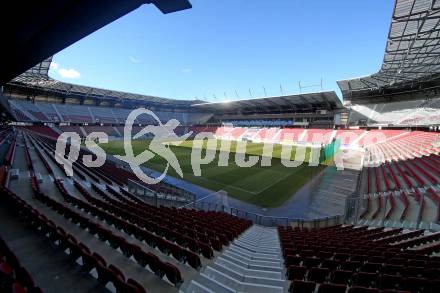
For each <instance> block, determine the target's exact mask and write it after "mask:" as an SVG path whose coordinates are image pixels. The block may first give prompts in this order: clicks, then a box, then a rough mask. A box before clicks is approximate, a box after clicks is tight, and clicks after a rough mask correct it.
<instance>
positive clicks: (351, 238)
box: [278, 226, 440, 292]
mask: <svg viewBox="0 0 440 293" xmlns="http://www.w3.org/2000/svg"><path fill="white" fill-rule="evenodd" d="M278 233H279V235H280V243H281V247H282V249H283V257H284V265H285V267H286V276H287V278H288V279H289V280H290V281H291V285H290V289H289V291H290V292H315V290H318V291H317V292H436V291H438V290H439V282H438V279H437V278H438V269H439V268H438V266H439V259H438V257H437V256H433V255H431V254H432V253H433V252H435V251H438V250H439V247H440V246H439V242H438V241H439V240H440V234H439V233H438V232H437V233H430V232H426V231H423V230H415V231H406V230H403V229H401V228H399V229H393V228H382V227H379V228H370V227H367V226H357V227H354V226H333V227H328V228H323V229H314V230H309V229H301V228H292V227H287V228H285V227H278ZM347 290H348V291H347ZM384 290H388V291H384ZM394 290H396V291H394ZM399 290H400V291H399Z"/></svg>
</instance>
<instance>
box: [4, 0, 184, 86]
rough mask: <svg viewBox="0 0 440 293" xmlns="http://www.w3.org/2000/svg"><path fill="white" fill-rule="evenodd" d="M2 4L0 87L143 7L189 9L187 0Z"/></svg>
mask: <svg viewBox="0 0 440 293" xmlns="http://www.w3.org/2000/svg"><path fill="white" fill-rule="evenodd" d="M3 2H4V3H2V16H3V17H1V18H0V36H1V38H2V53H1V54H0V85H4V84H5V83H7V82H8V81H10V80H11V79H13V78H14V77H16V76H18V75H19V74H21V73H23V72H24V71H26V70H28V69H29V68H31V67H32V66H35V65H36V64H38V63H40V62H42V61H43V60H45V59H47V58H49V57H50V56H53V55H54V54H55V53H57V52H59V51H61V50H62V49H64V48H66V47H68V46H69V45H71V44H73V43H75V42H76V41H78V40H80V39H82V38H84V37H85V36H87V35H89V34H91V33H92V32H94V31H96V30H98V29H100V28H101V27H103V26H105V25H107V24H109V23H111V22H113V21H114V20H116V19H118V18H120V17H121V16H123V15H125V14H127V13H129V12H131V11H133V10H135V9H137V8H138V7H139V6H141V5H143V4H154V5H155V6H156V7H157V8H159V10H161V11H162V12H163V13H170V12H175V11H178V10H183V9H187V8H191V4H190V3H189V1H188V0H123V1H107V0H46V1H19V0H16V1H3Z"/></svg>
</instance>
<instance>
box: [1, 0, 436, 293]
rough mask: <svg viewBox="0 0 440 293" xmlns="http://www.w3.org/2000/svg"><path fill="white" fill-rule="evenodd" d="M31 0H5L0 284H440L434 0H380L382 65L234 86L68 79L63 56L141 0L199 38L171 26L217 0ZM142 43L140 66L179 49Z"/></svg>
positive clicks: (399, 287) (161, 287)
mask: <svg viewBox="0 0 440 293" xmlns="http://www.w3.org/2000/svg"><path fill="white" fill-rule="evenodd" d="M20 2H21V1H18V2H14V3H12V2H11V3H9V4H6V5H4V6H5V7H4V14H5V16H6V15H7V16H8V18H7V19H14V21H13V22H11V21H9V20H6V18H5V19H4V20H2V24H3V25H2V26H1V35H2V37H3V38H2V39H3V41H4V42H2V44H3V45H2V47H3V48H2V49H3V50H2V53H1V58H0V109H1V115H0V217H1V220H0V292H7V293H9V292H13V293H21V292H29V293H36V292H113V293H126V292H132V293H143V292H182V293H184V292H188V293H213V292H219V293H233V292H252V293H253V292H257V293H275V292H300V293H302V292H305V293H307V292H310V293H312V292H319V293H329V292H331V293H339V292H341V293H345V292H349V293H364V292H365V293H369V292H371V293H374V292H411V293H434V292H436V293H437V292H440V2H439V1H436V0H393V1H391V0H387V1H384V2H391V3H392V4H390V5H389V7H390V8H392V9H391V11H389V15H391V19H389V18H388V19H387V20H386V23H388V26H386V27H383V26H382V25H381V27H380V28H379V30H382V31H385V30H386V31H388V34H385V35H383V36H382V35H379V36H376V37H377V38H378V39H379V38H380V42H382V43H383V44H385V46H384V52H382V49H383V48H381V49H380V50H381V54H383V55H382V56H383V59H382V60H377V61H378V62H379V61H380V63H379V64H380V67H379V69H378V70H377V71H374V72H373V73H371V72H370V74H369V75H364V76H361V77H357V78H352V77H351V76H350V74H346V76H345V78H342V79H339V80H337V81H336V82H334V85H333V86H334V90H324V86H323V80H322V78H321V83H320V85H305V84H304V83H302V82H299V83H298V84H299V91H294V92H292V91H287V90H286V89H285V88H283V86H282V85H279V90H277V92H276V93H275V94H269V95H268V94H267V92H266V87H264V86H263V87H262V88H263V91H264V95H259V94H258V95H254V93H255V90H254V92H253V91H252V89H250V88H249V90H248V92H249V97H247V96H246V97H244V98H243V97H240V96H239V94H238V92H237V90H235V95H231V96H230V95H227V93H226V92H224V93H222V94H223V95H224V99H223V98H218V97H217V96H216V95H215V94H214V95H213V98H212V99H211V98H206V94H205V95H201V96H199V97H194V98H193V96H192V95H191V94H189V91H188V94H186V93H185V92H184V89H182V95H183V96H185V95H187V96H188V97H187V98H181V96H180V95H176V96H173V94H170V95H168V96H167V95H164V96H167V97H161V96H156V94H154V95H147V94H143V93H139V92H137V91H136V90H132V91H126V90H115V89H114V88H115V87H117V86H115V85H114V84H112V83H111V82H109V83H108V84H107V86H102V83H99V82H96V83H95V84H96V86H90V85H83V84H81V79H79V80H78V81H77V82H76V83H73V82H69V80H66V79H68V78H79V77H80V73H79V72H77V71H76V70H74V69H65V68H60V65H59V64H58V63H59V62H58V60H60V59H59V58H61V57H59V55H57V54H61V53H60V52H64V51H63V50H67V49H69V48H72V47H71V46H73V45H75V44H76V43H77V42H78V48H81V50H82V51H80V52H81V54H84V55H87V51H88V50H90V47H87V46H88V45H87V41H88V40H89V39H88V37H89V36H94V34H95V33H98V31H99V33H100V34H101V35H106V34H109V35H106V36H107V37H106V38H113V37H114V39H115V40H117V39H118V38H122V39H124V34H129V32H128V31H124V30H123V29H122V31H120V30H121V29H120V27H124V25H125V24H126V23H124V22H121V20H124V19H125V20H127V19H129V18H130V17H132V18H133V19H134V18H135V17H139V15H134V14H133V13H136V11H139V9H144V7H145V8H146V9H147V10H145V11H148V12H149V13H151V15H152V17H154V18H155V21H157V20H158V19H163V20H162V21H163V23H162V22H160V23H158V24H157V26H155V27H154V28H147V27H141V25H136V26H137V29H138V30H140V31H142V30H150V29H152V30H153V31H155V30H158V32H157V33H156V34H153V35H151V36H152V40H151V42H152V43H154V42H157V41H158V40H163V41H164V43H163V44H168V43H167V42H168V41H169V39H179V40H181V41H182V40H183V43H184V45H185V46H186V42H192V41H193V39H192V37H189V36H185V35H183V36H182V35H179V33H178V31H177V30H175V31H174V34H171V35H170V34H168V35H166V33H161V31H160V28H159V27H160V26H161V25H164V23H165V22H166V21H168V22H173V20H175V21H176V22H177V21H178V19H179V18H178V17H185V15H186V17H188V16H189V18H190V19H191V17H193V15H194V21H193V22H192V23H191V25H192V26H191V30H196V31H198V30H200V31H203V29H204V28H202V27H197V25H196V24H197V21H198V19H196V18H197V17H201V16H200V13H201V12H200V10H199V8H200V7H199V5H200V6H203V5H208V4H207V3H203V2H200V1H197V0H193V1H191V0H174V1H171V0H149V1H138V0H127V1H69V0H66V1H46V2H39V1H37V2H33V3H20ZM190 2H192V3H190ZM245 2H246V1H237V3H239V4H237V5H242V4H243V3H245ZM256 2H258V1H256ZM274 2H276V1H274ZM281 2H283V1H280V3H278V4H279V5H284V4H286V3H287V1H286V3H282V4H281ZM297 2H302V1H297ZM331 2H333V1H331ZM331 2H329V3H327V4H325V5H335V6H336V5H340V3H337V2H338V1H334V2H335V3H331ZM373 2H375V1H371V3H372V4H369V5H373V6H374V5H378V4H377V3H373ZM278 4H277V5H278ZM209 5H213V7H214V8H212V9H217V8H219V6H216V5H220V3H216V4H215V5H214V4H213V3H210V4H209ZM246 5H250V6H246V7H248V8H249V11H246V12H244V11H242V13H243V15H250V14H252V13H255V14H256V15H257V14H258V13H260V12H261V11H260V12H258V11H257V10H253V9H251V8H250V7H251V6H252V5H253V4H252V5H251V4H249V3H247V4H246ZM258 5H261V3H258V4H255V7H257V6H258ZM271 5H272V3H271ZM273 5H275V3H273ZM277 5H275V6H277ZM320 5H321V4H320ZM322 5H324V4H322ZM241 7H243V6H241ZM338 7H339V6H338ZM202 8H203V7H201V8H200V9H202ZM228 9H231V10H233V9H235V8H233V7H228ZM237 9H238V8H237ZM275 9H276V7H275ZM349 9H353V10H354V8H353V7H351V8H349V7H347V11H349ZM356 9H359V7H358V8H356ZM263 10H264V9H263ZM280 10H282V9H281V8H280ZM153 11H154V12H153ZM203 11H207V10H203ZM219 11H220V10H219ZM221 11H224V10H221ZM373 11H374V9H373ZM191 12H194V14H190V13H191ZM211 12H212V13H214V10H211ZM263 12H264V11H263ZM272 12H273V11H272ZM231 13H232V12H231ZM277 13H278V12H277ZM280 13H281V12H280ZM316 13H318V14H319V13H321V12H316ZM269 14H270V13H269V12H268V13H267V15H269ZM170 15H171V16H172V15H177V16H176V18H167V20H165V18H166V17H169V16H170ZM205 17H206V16H205ZM218 17H219V22H221V21H223V20H222V17H225V22H227V21H226V18H227V17H226V16H225V15H223V14H222V13H220V12H219V13H218ZM228 17H230V20H231V21H232V17H231V15H229V16H228ZM255 17H258V16H255ZM298 17H300V16H298ZM317 17H319V16H317ZM348 18H349V17H348V16H347V19H348ZM176 19H177V20H176ZM187 19H188V18H187ZM350 19H352V18H350ZM127 21H128V20H127ZM228 21H229V20H228ZM246 21H247V20H246ZM249 21H251V20H249ZM274 21H275V20H274ZM340 21H341V20H340ZM344 21H345V20H344ZM115 23H117V24H119V25H120V26H118V30H116V29H114V30H107V31H106V28H108V27H109V26H112V25H114V24H115ZM342 23H343V24H344V26H345V27H350V28H351V29H353V30H355V29H356V28H355V27H356V25H358V24H356V23H350V22H348V23H346V24H345V23H344V22H342ZM378 23H379V22H378ZM177 26H179V25H177ZM113 28H114V27H113ZM216 29H219V28H216ZM251 29H252V25H250V26H249V27H248V28H246V29H244V30H243V28H237V30H236V31H228V34H232V35H234V36H235V34H237V35H239V38H241V37H243V36H242V35H240V33H243V31H245V34H250V31H251ZM305 29H306V28H305ZM275 30H277V28H275V27H274V31H275ZM164 31H165V30H164ZM169 31H173V29H171V30H169ZM169 31H167V32H169ZM317 33H318V32H317ZM321 33H322V32H321ZM201 35H202V34H201ZM220 35H221V33H220V29H219V36H220ZM199 36H200V35H199ZM295 37H300V36H295ZM354 37H355V36H353V38H354ZM138 38H142V37H140V36H138ZM185 38H187V39H185ZM220 38H221V37H220ZM83 39H84V40H83ZM189 39H191V40H189ZM202 39H203V38H202ZM234 40H235V41H236V45H237V46H240V41H238V40H239V39H234ZM146 42H148V40H146ZM243 42H244V41H243ZM380 42H379V43H380ZM120 43H123V41H121V42H119V44H118V42H115V44H114V47H112V48H106V49H105V50H102V47H101V48H96V50H97V51H98V53H97V54H98V55H102V57H103V58H106V56H107V54H109V53H108V52H107V49H108V50H109V51H112V50H113V51H121V49H120V45H121V44H120ZM202 43H203V42H202V41H201V43H200V44H197V45H200V47H201V48H204V49H203V50H206V51H205V52H206V54H208V51H209V50H207V49H206V47H205V45H206V44H202ZM241 45H243V44H241ZM315 45H316V44H315ZM315 45H313V46H315ZM75 46H76V45H75ZM81 46H83V47H81ZM130 46H132V47H133V48H136V47H139V46H145V45H144V44H143V43H142V42H141V41H140V42H139V43H136V44H130ZM152 46H153V45H152ZM156 46H159V47H160V46H161V45H160V44H159V45H158V44H156ZM228 46H229V45H228ZM280 46H281V47H282V44H281V45H280ZM303 46H306V47H307V46H309V45H308V44H307V43H305V44H303ZM311 46H312V45H310V47H311ZM329 46H330V45H329ZM275 47H276V46H274V45H273V44H270V45H269V46H268V47H265V48H269V49H271V50H273V52H272V51H271V53H270V54H272V55H273V58H274V59H273V60H278V59H276V56H275V55H277V54H279V52H282V50H278V49H277V48H275ZM144 49H145V48H144ZM246 49H247V50H249V55H252V54H251V51H252V48H246ZM167 50H168V49H167ZM203 50H202V49H201V50H200V53H199V52H197V53H195V54H196V55H197V54H198V55H199V57H200V58H201V59H200V60H201V62H202V63H206V62H207V63H209V62H212V64H217V63H216V62H217V61H216V60H213V59H210V58H204V57H203V54H204V53H203ZM264 50H266V49H264ZM165 51H166V50H165ZM170 52H171V49H170ZM168 53H169V52H168V51H166V52H165V54H168ZM186 53H188V52H185V54H186ZM211 53H212V52H211ZM355 53H357V52H355ZM124 54H125V52H124ZM127 54H133V53H127ZM215 54H216V55H217V54H218V55H219V60H220V58H222V57H220V55H221V54H222V52H221V50H217V51H215ZM257 55H258V54H256V53H255V56H257ZM90 56H93V55H90ZM133 56H134V55H133ZM133 56H131V55H130V56H129V61H130V62H131V65H130V66H136V68H139V67H142V68H145V67H148V66H154V65H152V64H153V63H151V62H153V61H154V62H159V63H158V64H159V65H160V66H162V65H161V64H162V63H161V62H163V66H164V68H165V67H166V66H167V65H168V64H169V63H173V62H174V61H175V60H174V59H173V58H172V57H170V60H162V59H161V58H159V57H157V56H162V55H157V54H156V55H155V53H154V52H153V53H151V54H147V55H145V56H146V57H145V56H144V57H143V58H147V59H149V58H151V60H141V59H140V58H135V57H133ZM183 56H184V55H181V56H180V55H179V57H178V58H184V59H185V58H186V57H183ZM345 57H346V58H350V57H351V56H348V55H347V56H345ZM364 57H365V58H366V56H361V54H360V53H359V54H358V56H356V58H357V59H362V58H364ZM84 58H87V57H84ZM95 58H96V57H95ZM228 58H232V57H231V56H228ZM239 58H240V56H239V57H238V59H239ZM289 58H290V57H289ZM298 58H299V57H298ZM335 58H336V57H335ZM374 58H376V57H374ZM71 59H74V57H71ZM153 59H154V60H153ZM238 59H237V60H238ZM173 60H174V61H173ZM369 60H370V59H369ZM178 62H180V59H179V60H178ZM220 62H222V61H220ZM273 62H274V63H276V61H273ZM310 62H311V63H313V60H311V61H310ZM368 62H369V61H368ZM316 63H319V62H318V61H316ZM154 64H156V63H154ZM182 64H186V63H185V62H182ZM111 66H113V67H114V68H115V69H117V70H121V72H122V70H123V67H124V66H122V65H121V64H120V63H118V62H117V61H116V60H115V61H114V65H113V64H111ZM179 66H181V67H182V69H180V74H181V75H185V76H188V75H189V74H191V73H192V71H193V69H192V68H189V67H184V66H185V65H181V64H179ZM276 66H279V68H280V72H283V71H282V70H284V69H282V66H281V65H276ZM310 66H311V67H312V65H310ZM313 66H314V65H313ZM92 67H93V66H92ZM92 67H88V68H89V70H90V72H91V71H93V70H95V69H94V68H92ZM127 67H128V66H127ZM263 67H264V66H263ZM323 67H325V66H323ZM84 68H87V67H84ZM62 70H64V71H62ZM130 70H133V71H135V70H138V69H127V70H126V71H124V72H130ZM218 70H220V69H218ZM237 70H239V69H238V68H237ZM247 70H248V71H249V75H251V74H252V73H251V71H252V70H254V65H252V66H249V68H248V69H247ZM291 70H292V71H299V73H301V69H299V68H293V69H291ZM304 70H306V69H304ZM342 70H343V72H348V73H350V72H361V70H360V69H359V71H356V70H357V69H356V68H354V69H353V68H342ZM163 71H164V72H165V69H164V70H163ZM83 72H84V70H83ZM304 72H305V71H304ZM55 73H58V74H59V76H60V78H57V75H56V74H55ZM106 74H107V75H111V74H112V73H111V72H108V73H106ZM124 74H126V73H124ZM304 74H305V73H304ZM315 75H316V74H315ZM115 76H116V77H115V78H116V79H117V78H121V76H122V75H120V74H119V73H118V72H115ZM231 76H233V75H231ZM254 77H255V75H254ZM127 78H128V79H130V78H131V77H127ZM144 78H145V80H148V79H149V78H150V76H145V77H144ZM151 78H152V79H153V80H160V79H165V77H162V76H151ZM223 78H224V79H228V77H227V76H224V77H223ZM136 79H137V78H134V80H136ZM178 79H181V80H178ZM231 79H233V77H231ZM176 80H178V82H182V83H187V81H186V80H185V79H184V78H183V77H180V78H177V79H176ZM205 81H206V80H205V79H203V78H200V80H199V81H198V82H197V83H196V86H197V87H199V88H200V91H203V90H204V88H205V85H204V84H203V83H204V82H205ZM133 82H134V81H133ZM167 82H168V81H167ZM219 82H221V81H220V80H219ZM169 83H170V84H169V86H168V85H167V86H168V87H169V88H171V89H170V90H174V89H173V88H174V85H173V84H172V81H169ZM235 83H237V84H239V85H238V86H243V87H248V85H243V84H240V83H244V81H243V80H242V79H239V80H238V79H237V80H236V81H235ZM88 84H90V83H88ZM179 84H180V83H179ZM128 85H130V83H128ZM148 86H151V88H154V89H155V90H154V91H153V90H152V92H157V90H156V87H155V85H154V84H153V83H150V84H149V85H148ZM317 86H318V87H320V90H317V89H316V87H317ZM175 87H176V88H177V87H178V86H177V85H176V86H175ZM111 88H112V89H111ZM309 88H313V90H311V91H309ZM326 88H327V86H326ZM304 89H307V91H306V92H305V91H304ZM147 90H148V87H147ZM176 91H179V89H176ZM221 91H223V90H221ZM230 91H231V90H230ZM233 92H234V91H233ZM220 96H221V95H220ZM232 96H234V98H232Z"/></svg>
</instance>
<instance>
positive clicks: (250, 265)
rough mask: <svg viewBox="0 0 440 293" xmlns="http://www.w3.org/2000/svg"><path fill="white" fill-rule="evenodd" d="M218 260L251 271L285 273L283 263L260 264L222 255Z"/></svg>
mask: <svg viewBox="0 0 440 293" xmlns="http://www.w3.org/2000/svg"><path fill="white" fill-rule="evenodd" d="M218 259H226V260H228V261H230V262H233V263H235V264H236V265H239V266H241V267H243V268H246V269H250V270H263V271H270V272H282V271H283V265H282V264H281V263H261V262H260V263H258V262H253V261H246V260H243V259H238V258H236V257H231V256H230V255H225V254H223V255H221V256H219V257H218Z"/></svg>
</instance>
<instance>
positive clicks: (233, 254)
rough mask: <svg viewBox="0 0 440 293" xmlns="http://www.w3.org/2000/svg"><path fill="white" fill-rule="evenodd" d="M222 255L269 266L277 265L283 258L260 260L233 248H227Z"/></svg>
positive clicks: (251, 263) (256, 264) (252, 263)
mask: <svg viewBox="0 0 440 293" xmlns="http://www.w3.org/2000/svg"><path fill="white" fill-rule="evenodd" d="M222 256H225V257H229V258H235V259H237V260H239V261H241V262H245V263H248V264H250V265H255V266H269V267H275V266H278V265H280V263H282V262H281V260H274V259H273V258H271V259H264V260H260V259H256V258H252V257H250V256H248V255H244V254H241V253H237V252H235V251H232V250H226V251H224V252H223V254H222Z"/></svg>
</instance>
